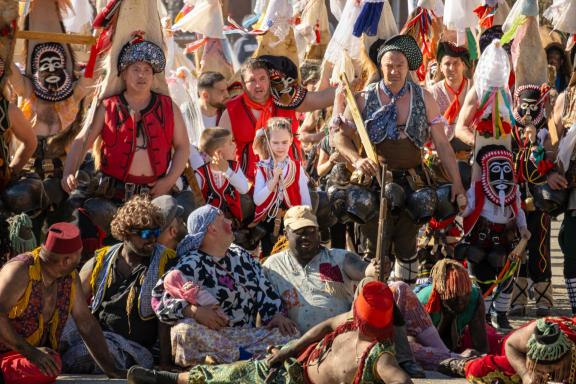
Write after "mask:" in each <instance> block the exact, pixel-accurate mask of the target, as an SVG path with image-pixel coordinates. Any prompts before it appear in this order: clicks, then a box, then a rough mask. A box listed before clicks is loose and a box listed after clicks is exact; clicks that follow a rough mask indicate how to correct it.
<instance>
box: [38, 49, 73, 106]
mask: <svg viewBox="0 0 576 384" xmlns="http://www.w3.org/2000/svg"><path fill="white" fill-rule="evenodd" d="M32 86H33V88H34V93H35V94H36V96H38V97H39V98H40V99H42V100H46V101H51V102H56V101H62V100H65V99H67V98H68V97H70V96H71V95H72V92H73V91H74V86H73V83H72V74H71V73H69V72H68V71H67V70H66V50H65V49H64V46H63V45H62V44H58V43H52V42H50V43H41V44H37V45H35V46H34V49H33V50H32Z"/></svg>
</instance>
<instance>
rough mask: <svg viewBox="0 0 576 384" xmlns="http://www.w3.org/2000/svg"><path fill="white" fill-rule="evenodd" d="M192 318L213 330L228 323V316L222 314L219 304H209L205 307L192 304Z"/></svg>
mask: <svg viewBox="0 0 576 384" xmlns="http://www.w3.org/2000/svg"><path fill="white" fill-rule="evenodd" d="M192 314H193V317H194V320H196V321H197V322H198V323H199V324H202V325H204V326H206V327H208V328H210V329H213V330H215V331H218V330H220V329H221V328H224V327H225V326H227V325H228V321H229V320H228V317H227V316H225V315H223V314H222V312H221V310H220V306H218V305H211V306H207V307H201V306H194V307H193V309H192Z"/></svg>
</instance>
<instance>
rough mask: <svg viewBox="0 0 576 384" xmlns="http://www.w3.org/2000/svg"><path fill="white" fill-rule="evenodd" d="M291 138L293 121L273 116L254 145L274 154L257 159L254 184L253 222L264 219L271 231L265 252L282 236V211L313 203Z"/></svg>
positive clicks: (263, 251)
mask: <svg viewBox="0 0 576 384" xmlns="http://www.w3.org/2000/svg"><path fill="white" fill-rule="evenodd" d="M292 140H293V136H292V129H291V124H290V120H288V119H285V118H281V117H274V118H271V119H270V120H268V123H267V124H266V128H263V132H259V133H258V134H257V135H256V139H255V142H254V146H255V148H268V152H269V153H270V155H271V156H270V157H268V158H267V159H266V160H264V161H259V162H258V164H257V167H256V182H255V184H254V204H256V213H255V218H254V221H255V222H262V224H263V225H264V226H265V227H266V229H267V232H268V233H267V235H266V236H265V237H264V239H263V240H262V253H263V254H264V255H268V254H269V253H270V251H271V250H272V246H273V245H274V244H273V241H275V239H276V237H277V236H278V235H279V230H280V222H281V212H282V210H287V209H288V208H290V207H293V206H295V205H308V206H312V204H311V202H310V191H309V190H308V177H307V176H306V172H305V171H304V168H302V165H301V164H300V163H296V162H294V160H292V159H291V158H290V157H289V155H288V152H289V150H290V146H291V145H292Z"/></svg>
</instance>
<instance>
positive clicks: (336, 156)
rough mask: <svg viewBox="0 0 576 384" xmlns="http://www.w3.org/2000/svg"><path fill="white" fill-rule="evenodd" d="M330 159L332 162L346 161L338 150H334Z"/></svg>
mask: <svg viewBox="0 0 576 384" xmlns="http://www.w3.org/2000/svg"><path fill="white" fill-rule="evenodd" d="M328 161H329V162H330V163H332V164H336V163H340V162H342V161H344V157H343V156H342V155H341V154H340V152H338V151H334V152H332V154H331V155H330V158H329V159H328Z"/></svg>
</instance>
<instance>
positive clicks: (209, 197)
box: [196, 161, 242, 221]
mask: <svg viewBox="0 0 576 384" xmlns="http://www.w3.org/2000/svg"><path fill="white" fill-rule="evenodd" d="M228 163H229V164H230V168H231V169H232V170H233V171H234V172H237V171H238V169H239V168H240V164H238V162H236V161H229V162H228ZM196 172H197V173H198V175H200V177H201V178H202V196H204V200H205V201H206V204H210V205H213V206H214V207H216V208H223V207H222V206H223V205H224V208H228V209H229V210H230V213H232V216H234V217H235V218H237V219H238V220H240V221H242V207H241V206H240V193H238V191H237V190H236V189H235V188H234V186H232V184H230V180H228V179H226V178H224V184H222V186H221V187H217V186H216V182H215V181H214V175H213V173H212V171H211V170H210V165H209V164H204V165H203V166H201V167H200V168H198V169H197V170H196Z"/></svg>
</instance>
